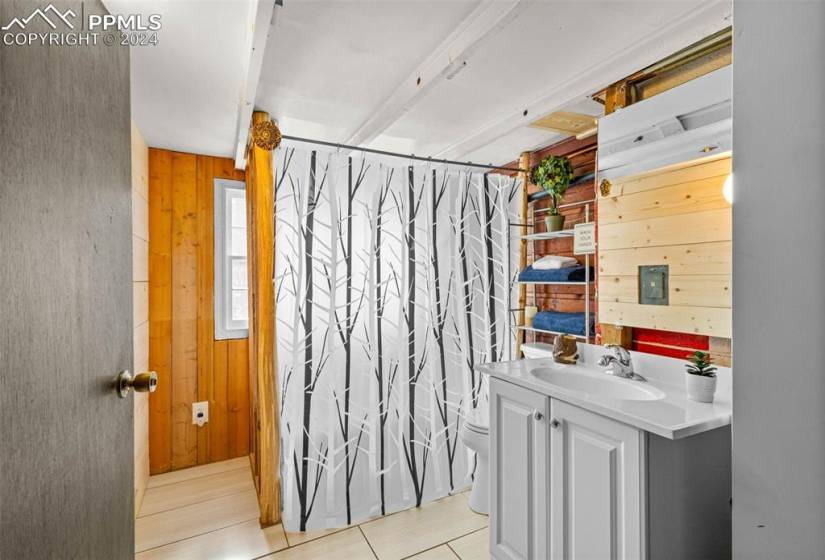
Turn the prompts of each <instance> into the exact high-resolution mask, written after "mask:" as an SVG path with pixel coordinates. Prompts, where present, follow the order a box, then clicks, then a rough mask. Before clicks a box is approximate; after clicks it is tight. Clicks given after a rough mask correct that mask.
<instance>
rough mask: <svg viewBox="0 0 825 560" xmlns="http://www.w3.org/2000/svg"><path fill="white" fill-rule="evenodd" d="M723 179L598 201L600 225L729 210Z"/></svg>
mask: <svg viewBox="0 0 825 560" xmlns="http://www.w3.org/2000/svg"><path fill="white" fill-rule="evenodd" d="M725 179H727V175H717V176H716V177H708V178H706V179H701V180H697V181H693V182H691V183H690V184H689V188H684V187H683V186H682V185H670V186H666V187H662V188H658V189H654V190H646V191H639V192H636V193H632V194H625V195H623V196H617V197H608V198H602V199H601V200H600V201H599V210H600V215H599V223H600V224H615V223H625V222H632V221H635V220H645V219H651V218H663V217H667V216H674V215H677V214H690V213H695V212H703V211H707V210H720V209H725V210H729V209H730V204H729V203H728V202H727V201H726V200H725V198H724V197H723V196H722V185H724V183H725Z"/></svg>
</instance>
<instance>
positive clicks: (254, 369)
mask: <svg viewBox="0 0 825 560" xmlns="http://www.w3.org/2000/svg"><path fill="white" fill-rule="evenodd" d="M268 120H269V115H268V114H267V113H263V112H259V111H256V112H255V113H254V114H253V115H252V124H253V125H254V124H256V123H259V122H264V121H268ZM246 189H247V193H246V194H247V219H248V221H249V229H248V236H249V242H248V246H249V256H248V258H249V268H248V270H249V366H250V367H249V374H250V377H251V379H250V382H251V383H250V385H251V387H252V398H253V399H254V401H253V407H254V409H255V412H256V414H255V417H256V422H255V423H254V424H253V426H252V434H253V435H252V437H253V438H254V439H255V441H254V443H253V450H254V457H253V462H254V464H255V465H254V467H257V468H255V471H256V472H255V475H256V476H255V479H256V485H257V489H258V505H259V507H260V510H261V517H260V522H261V526H262V527H267V526H269V525H274V524H276V523H278V522H279V521H280V520H281V495H280V480H279V472H280V471H279V464H278V460H279V456H280V432H279V427H278V387H277V381H276V376H275V358H276V354H275V352H276V349H275V293H274V287H273V277H274V276H273V274H274V269H275V262H274V259H275V250H274V248H275V217H274V208H275V204H274V203H275V200H274V198H275V189H274V185H273V173H272V152H270V151H269V150H266V149H263V148H261V147H258V146H256V145H255V143H254V142H252V143H250V146H249V152H248V158H247V167H246Z"/></svg>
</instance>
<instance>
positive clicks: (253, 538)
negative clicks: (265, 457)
mask: <svg viewBox="0 0 825 560" xmlns="http://www.w3.org/2000/svg"><path fill="white" fill-rule="evenodd" d="M487 524H488V520H487V517H486V516H483V515H478V514H475V513H473V512H472V511H471V510H470V508H469V506H468V504H467V494H466V493H461V494H456V495H455V496H448V497H446V498H442V499H440V500H437V501H435V502H430V503H428V504H425V505H424V506H422V507H420V508H413V509H408V510H405V511H400V512H398V513H394V514H392V515H388V516H385V517H379V518H376V519H371V520H369V521H366V522H364V523H361V524H360V525H354V526H351V527H347V528H342V529H331V530H325V531H310V532H307V533H287V532H285V531H284V529H283V527H282V526H281V525H276V526H274V527H268V528H267V529H263V530H262V529H261V528H260V526H259V525H258V507H257V500H256V497H255V489H254V486H253V483H252V474H251V471H250V469H249V463H248V460H247V459H246V458H245V457H242V458H239V459H232V460H229V461H222V462H220V463H211V464H208V465H203V466H199V467H193V468H189V469H185V470H180V471H174V472H171V473H166V474H161V475H157V476H153V477H151V478H150V479H149V487H148V489H147V491H146V496H145V497H144V499H143V504H142V506H141V510H140V513H139V515H138V518H137V520H136V523H135V542H136V551H137V554H136V555H135V558H136V559H137V560H167V559H175V560H190V559H191V560H229V559H231V560H254V559H259V558H266V559H270V560H305V559H315V560H323V559H325V558H329V559H330V560H332V559H336V560H338V559H341V558H346V559H347V560H361V559H363V560H403V559H407V558H409V559H414V560H487V559H488V558H490V553H489V545H488V540H489V537H488V535H489V533H488V528H487Z"/></svg>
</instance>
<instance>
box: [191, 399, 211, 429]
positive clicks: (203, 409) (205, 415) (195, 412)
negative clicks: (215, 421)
mask: <svg viewBox="0 0 825 560" xmlns="http://www.w3.org/2000/svg"><path fill="white" fill-rule="evenodd" d="M207 422H209V401H201V402H196V403H192V423H193V424H197V425H198V426H199V427H200V426H203V425H204V424H206V423H207Z"/></svg>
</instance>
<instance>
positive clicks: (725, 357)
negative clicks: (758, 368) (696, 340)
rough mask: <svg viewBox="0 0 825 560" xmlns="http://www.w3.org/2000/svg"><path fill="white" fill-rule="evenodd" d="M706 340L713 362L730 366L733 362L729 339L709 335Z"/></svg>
mask: <svg viewBox="0 0 825 560" xmlns="http://www.w3.org/2000/svg"><path fill="white" fill-rule="evenodd" d="M708 342H709V344H708V346H709V348H708V351H709V352H710V354H711V356H713V361H714V363H716V364H718V365H720V366H725V367H731V365H732V364H733V348H732V344H731V339H729V338H721V337H718V336H711V337H710V340H709V341H708Z"/></svg>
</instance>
